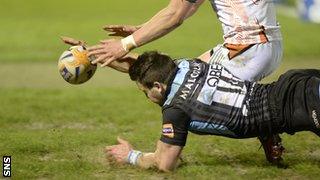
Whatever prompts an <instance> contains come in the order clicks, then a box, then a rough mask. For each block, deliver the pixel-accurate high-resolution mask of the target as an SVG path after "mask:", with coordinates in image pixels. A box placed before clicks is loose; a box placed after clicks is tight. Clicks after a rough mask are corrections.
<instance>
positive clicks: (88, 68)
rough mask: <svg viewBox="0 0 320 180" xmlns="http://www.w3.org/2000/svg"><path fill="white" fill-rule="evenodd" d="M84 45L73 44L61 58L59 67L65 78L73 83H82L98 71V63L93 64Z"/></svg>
mask: <svg viewBox="0 0 320 180" xmlns="http://www.w3.org/2000/svg"><path fill="white" fill-rule="evenodd" d="M87 54H88V51H87V50H86V48H85V47H84V46H72V47H70V48H69V49H68V50H67V51H64V52H63V53H62V55H61V56H60V58H59V62H58V68H59V72H60V74H61V76H62V78H63V79H64V80H66V81H67V82H68V83H71V84H82V83H84V82H86V81H88V80H89V79H90V78H91V77H92V76H93V75H94V73H95V72H96V69H97V65H93V64H91V61H92V59H90V57H88V55H87Z"/></svg>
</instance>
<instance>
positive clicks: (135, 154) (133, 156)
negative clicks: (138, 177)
mask: <svg viewBox="0 0 320 180" xmlns="http://www.w3.org/2000/svg"><path fill="white" fill-rule="evenodd" d="M141 155H142V152H141V151H136V150H131V151H129V153H128V156H127V162H128V163H129V164H132V165H136V164H137V162H138V158H139V157H140V156H141Z"/></svg>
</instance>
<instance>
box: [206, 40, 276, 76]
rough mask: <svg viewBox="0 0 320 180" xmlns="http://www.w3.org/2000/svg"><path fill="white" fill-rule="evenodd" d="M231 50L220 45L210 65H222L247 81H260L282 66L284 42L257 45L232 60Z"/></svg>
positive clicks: (215, 50)
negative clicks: (230, 56)
mask: <svg viewBox="0 0 320 180" xmlns="http://www.w3.org/2000/svg"><path fill="white" fill-rule="evenodd" d="M228 54H229V50H228V49H227V48H226V47H224V46H223V45H221V44H219V45H217V46H216V47H215V48H213V54H212V55H211V57H210V60H209V63H215V64H220V65H222V66H224V67H225V68H227V69H228V70H229V71H230V72H231V73H232V74H233V75H235V76H237V77H239V78H240V79H243V80H247V81H259V80H261V79H263V78H264V77H266V76H268V75H270V74H271V73H272V72H273V71H274V70H275V69H277V67H278V66H279V65H280V62H281V59H282V42H281V41H271V42H266V43H263V44H255V45H253V46H252V47H250V48H249V49H247V50H246V51H244V52H242V53H241V54H239V55H237V56H235V57H234V58H232V59H231V60H230V59H229V57H228Z"/></svg>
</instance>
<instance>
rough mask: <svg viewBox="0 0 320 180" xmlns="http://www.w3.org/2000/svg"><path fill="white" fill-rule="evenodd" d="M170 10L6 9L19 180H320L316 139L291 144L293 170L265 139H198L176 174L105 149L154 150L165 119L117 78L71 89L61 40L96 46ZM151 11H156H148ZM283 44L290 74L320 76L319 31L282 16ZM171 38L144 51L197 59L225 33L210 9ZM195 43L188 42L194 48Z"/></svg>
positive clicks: (33, 2)
mask: <svg viewBox="0 0 320 180" xmlns="http://www.w3.org/2000/svg"><path fill="white" fill-rule="evenodd" d="M166 3H167V1H160V0H157V1H148V0H136V1H111V0H109V1H98V0H96V1H82V0H78V1H75V0H69V1H62V0H57V1H40V0H30V1H28V2H22V1H18V0H11V1H9V0H2V1H1V6H0V15H1V17H5V18H2V25H3V26H2V29H1V31H0V52H1V53H0V62H1V66H0V76H1V77H2V78H1V79H0V128H1V130H0V155H11V156H12V161H13V162H12V173H13V178H14V179H35V178H37V179H40V178H41V179H43V178H44V179H75V178H81V179H106V178H108V179H109V178H116V179H129V178H130V179H131V178H132V179H166V178H170V179H171V178H175V179H195V178H198V179H258V178H259V179H318V177H319V175H320V150H319V149H320V139H319V138H318V137H316V136H315V135H313V134H311V133H298V134H297V135H295V136H288V135H282V137H283V140H284V145H285V147H286V150H287V151H286V154H285V156H284V158H285V161H286V162H287V163H288V164H289V167H288V168H287V169H278V168H276V167H272V166H270V165H268V163H266V161H265V158H264V154H263V150H262V149H260V150H259V149H258V148H259V146H260V145H259V143H258V140H256V139H247V140H234V139H228V138H222V137H214V136H196V135H192V134H190V135H189V138H188V142H187V146H186V147H185V149H184V153H183V155H184V159H185V163H184V164H183V166H182V167H180V168H179V169H178V170H177V171H176V172H175V173H174V174H163V173H158V172H156V171H153V170H148V171H143V170H140V169H137V168H134V167H131V166H115V165H112V164H108V163H107V162H106V161H105V158H104V154H103V147H104V146H106V145H110V144H114V143H116V137H117V136H118V135H120V136H121V137H123V138H125V139H128V140H129V141H130V142H132V144H133V145H134V147H135V148H136V149H139V150H142V151H153V150H154V148H155V142H156V141H157V140H158V139H159V137H160V130H161V114H160V109H159V107H158V106H157V105H154V104H152V103H151V102H148V101H147V100H146V98H145V96H144V95H143V93H141V92H139V91H138V89H137V88H136V87H135V84H134V83H132V82H130V81H129V79H128V78H127V76H126V75H125V74H121V73H118V72H114V71H113V70H111V69H101V68H99V69H98V70H97V73H96V75H95V76H94V77H93V78H92V79H91V80H90V81H89V82H88V83H85V84H83V85H80V86H72V85H68V84H67V83H65V82H64V81H63V80H62V78H61V77H60V76H59V73H58V71H57V68H56V61H57V58H58V57H59V55H60V53H61V52H62V51H63V50H64V49H65V48H66V46H65V45H62V44H61V43H60V41H59V39H58V36H59V35H69V36H74V37H76V38H83V39H85V40H87V41H88V42H89V43H90V44H94V43H95V42H96V41H97V40H99V39H103V38H105V37H106V36H105V33H104V32H103V31H101V30H100V29H101V26H102V25H104V24H114V23H130V24H139V23H142V22H144V21H145V20H146V19H148V18H149V17H150V16H151V15H152V14H154V13H155V12H156V11H157V10H159V9H161V7H164V6H165V5H166ZM146 7H147V8H146ZM278 19H279V21H280V23H281V24H282V31H283V36H284V47H285V52H284V60H283V63H282V65H281V67H280V68H279V69H278V70H277V71H276V72H275V73H274V74H272V75H271V76H269V77H267V78H266V79H264V80H263V82H270V81H273V80H275V79H276V78H277V77H278V76H279V74H281V73H283V72H285V71H286V70H287V69H292V68H319V67H320V61H319V60H320V59H319V57H320V44H319V42H320V37H319V36H318V35H317V33H318V32H319V28H320V26H319V25H314V24H307V23H303V22H299V21H297V20H296V19H291V18H287V17H284V16H279V17H278ZM182 26H183V27H182V28H179V29H178V30H176V31H175V32H173V33H172V34H170V35H169V36H167V37H165V38H163V39H160V40H159V41H156V42H153V43H151V44H150V45H147V46H146V47H143V48H142V49H138V50H137V52H142V51H144V50H153V49H157V50H160V51H163V52H167V53H168V54H172V55H173V56H175V57H181V56H185V57H194V56H197V55H199V54H201V53H202V52H203V51H205V50H207V49H209V48H210V47H212V46H215V44H217V43H220V42H221V41H222V39H221V30H220V24H219V23H218V22H217V21H216V18H215V15H214V14H213V13H212V12H211V8H210V6H209V3H208V2H206V3H205V4H204V5H203V6H202V7H201V9H200V10H199V12H198V13H197V14H196V16H194V17H192V19H190V20H188V21H187V22H186V23H185V24H183V25H182ZM186 39H188V41H189V42H188V43H186Z"/></svg>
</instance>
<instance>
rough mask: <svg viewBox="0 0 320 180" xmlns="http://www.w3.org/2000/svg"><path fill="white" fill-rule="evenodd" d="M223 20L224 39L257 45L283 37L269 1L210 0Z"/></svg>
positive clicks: (270, 0)
mask: <svg viewBox="0 0 320 180" xmlns="http://www.w3.org/2000/svg"><path fill="white" fill-rule="evenodd" d="M210 2H211V4H212V7H213V9H214V10H215V11H216V13H217V16H218V18H219V20H220V21H221V23H222V28H223V33H224V36H223V38H224V41H225V43H229V44H256V43H264V42H267V41H278V40H282V37H281V32H280V26H279V25H278V23H277V21H276V12H275V7H274V3H273V1H272V0H210Z"/></svg>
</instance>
